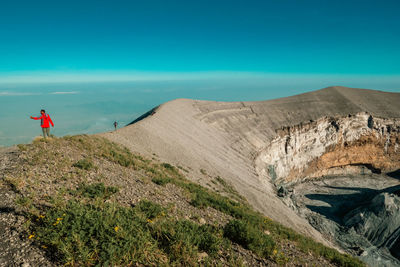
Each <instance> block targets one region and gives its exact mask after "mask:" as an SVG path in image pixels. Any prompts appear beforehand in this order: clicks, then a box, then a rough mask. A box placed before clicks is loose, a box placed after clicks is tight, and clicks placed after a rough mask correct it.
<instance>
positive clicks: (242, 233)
mask: <svg viewBox="0 0 400 267" xmlns="http://www.w3.org/2000/svg"><path fill="white" fill-rule="evenodd" d="M224 236H225V237H227V238H229V239H230V240H231V241H233V242H235V243H238V244H240V245H242V246H243V247H244V248H247V249H250V250H251V251H253V252H254V253H256V254H257V255H259V256H262V257H270V256H271V255H272V253H273V250H274V249H275V247H276V246H275V242H274V241H273V240H272V238H271V237H270V236H268V235H266V234H264V233H263V232H262V230H260V229H257V228H255V227H254V226H252V225H251V224H250V223H248V222H246V221H243V220H236V219H235V220H231V221H230V222H229V223H228V224H226V225H225V227H224Z"/></svg>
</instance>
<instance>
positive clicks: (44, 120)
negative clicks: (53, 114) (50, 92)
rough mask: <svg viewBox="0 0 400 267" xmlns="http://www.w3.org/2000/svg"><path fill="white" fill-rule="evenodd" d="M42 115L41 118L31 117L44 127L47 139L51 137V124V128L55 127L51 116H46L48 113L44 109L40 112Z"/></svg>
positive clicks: (44, 134)
mask: <svg viewBox="0 0 400 267" xmlns="http://www.w3.org/2000/svg"><path fill="white" fill-rule="evenodd" d="M40 114H41V116H40V117H32V116H31V119H33V120H40V126H41V127H42V131H43V137H44V139H46V138H47V137H50V124H51V126H53V127H54V123H53V121H52V120H51V119H50V116H49V114H46V111H45V110H44V109H42V110H41V111H40ZM49 123H50V124H49Z"/></svg>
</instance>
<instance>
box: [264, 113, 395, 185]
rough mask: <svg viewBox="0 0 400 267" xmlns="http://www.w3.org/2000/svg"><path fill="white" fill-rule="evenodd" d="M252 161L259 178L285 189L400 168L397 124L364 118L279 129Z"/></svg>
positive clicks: (320, 120)
mask: <svg viewBox="0 0 400 267" xmlns="http://www.w3.org/2000/svg"><path fill="white" fill-rule="evenodd" d="M277 133H278V135H279V136H278V137H277V138H276V139H275V140H273V141H272V142H271V144H270V146H269V147H267V148H266V149H264V150H263V151H262V152H261V153H260V155H259V157H258V159H257V161H258V163H259V164H261V165H262V166H263V168H260V169H259V172H261V177H266V178H267V179H271V180H272V181H274V183H275V184H291V183H294V182H298V181H301V180H304V179H310V178H315V177H321V176H326V175H341V174H362V173H365V172H367V173H368V172H376V173H380V172H389V171H394V170H397V169H399V168H400V120H398V119H382V118H374V117H372V116H371V115H369V114H368V113H358V114H356V115H349V116H347V117H339V118H328V117H325V118H322V119H319V120H317V121H310V122H308V123H304V124H299V125H296V126H292V127H284V128H282V129H279V130H278V131H277Z"/></svg>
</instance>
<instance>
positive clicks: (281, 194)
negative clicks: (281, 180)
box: [278, 186, 289, 197]
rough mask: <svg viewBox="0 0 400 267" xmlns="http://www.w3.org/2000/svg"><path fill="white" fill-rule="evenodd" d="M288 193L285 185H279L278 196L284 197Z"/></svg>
mask: <svg viewBox="0 0 400 267" xmlns="http://www.w3.org/2000/svg"><path fill="white" fill-rule="evenodd" d="M288 193H289V192H288V190H287V189H286V188H285V187H283V186H281V187H280V188H279V190H278V197H285V196H287V194H288Z"/></svg>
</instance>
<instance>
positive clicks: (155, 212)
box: [137, 200, 165, 220]
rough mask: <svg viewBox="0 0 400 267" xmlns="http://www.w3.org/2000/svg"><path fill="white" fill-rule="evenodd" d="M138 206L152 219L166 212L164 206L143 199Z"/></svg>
mask: <svg viewBox="0 0 400 267" xmlns="http://www.w3.org/2000/svg"><path fill="white" fill-rule="evenodd" d="M137 208H138V209H139V210H140V211H141V212H143V213H144V214H145V215H146V218H147V219H150V220H152V219H154V218H156V217H158V216H160V215H162V214H163V213H165V209H164V208H163V207H161V206H160V205H158V204H155V203H153V202H151V201H147V200H141V201H140V202H139V204H138V205H137Z"/></svg>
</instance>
